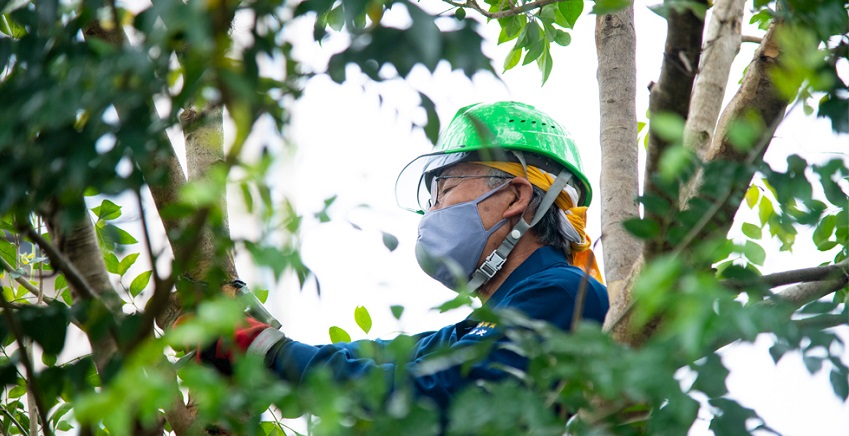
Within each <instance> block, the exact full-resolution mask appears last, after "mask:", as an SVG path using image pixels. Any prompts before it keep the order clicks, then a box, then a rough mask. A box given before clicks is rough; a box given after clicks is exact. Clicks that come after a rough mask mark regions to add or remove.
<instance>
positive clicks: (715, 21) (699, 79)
mask: <svg viewBox="0 0 849 436" xmlns="http://www.w3.org/2000/svg"><path fill="white" fill-rule="evenodd" d="M745 3H746V2H745V0H718V1H717V2H716V3H715V4H714V6H713V8H712V9H711V10H712V11H713V12H712V15H711V19H710V22H709V23H708V27H707V29H706V31H705V39H706V41H705V43H704V52H703V54H702V57H701V63H700V65H699V71H698V75H697V76H696V82H695V84H694V86H693V97H692V101H691V103H690V114H689V117H688V118H687V123H686V125H685V127H684V145H685V146H686V147H688V148H690V149H691V150H694V151H695V152H696V153H697V155H698V156H699V157H700V158H704V154H705V152H706V150H707V148H708V146H709V145H710V143H711V138H712V137H713V131H714V127H715V126H716V120H717V118H718V117H719V112H720V110H721V109H722V101H723V98H724V97H725V89H726V87H727V86H728V75H729V72H730V70H731V64H732V62H734V58H735V57H736V56H737V53H738V52H739V51H740V41H741V37H740V26H741V21H742V20H743V6H744V5H745Z"/></svg>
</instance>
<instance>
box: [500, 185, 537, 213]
mask: <svg viewBox="0 0 849 436" xmlns="http://www.w3.org/2000/svg"><path fill="white" fill-rule="evenodd" d="M510 189H511V190H512V191H513V192H514V193H515V196H514V197H513V200H512V201H511V202H510V205H509V207H507V210H505V211H504V214H503V215H502V218H513V217H515V216H517V215H521V214H522V213H524V212H525V211H526V210H528V206H529V205H530V204H531V198H533V193H534V187H533V185H531V182H529V181H528V179H526V178H524V177H514V178H512V179H511V180H510Z"/></svg>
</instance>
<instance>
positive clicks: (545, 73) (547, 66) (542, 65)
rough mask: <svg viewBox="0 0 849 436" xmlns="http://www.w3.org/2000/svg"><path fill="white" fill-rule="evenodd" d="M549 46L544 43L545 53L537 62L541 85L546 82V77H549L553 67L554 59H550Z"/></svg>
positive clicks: (546, 42)
mask: <svg viewBox="0 0 849 436" xmlns="http://www.w3.org/2000/svg"><path fill="white" fill-rule="evenodd" d="M550 47H551V46H550V45H549V43H548V41H545V51H544V52H543V54H542V56H541V57H540V58H539V59H538V60H537V65H539V70H540V71H541V72H542V84H543V85H545V82H546V81H548V77H549V76H550V75H551V68H552V66H553V65H554V59H552V58H551V52H550V51H549V50H550Z"/></svg>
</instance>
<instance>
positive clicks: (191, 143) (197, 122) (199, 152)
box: [180, 106, 236, 280]
mask: <svg viewBox="0 0 849 436" xmlns="http://www.w3.org/2000/svg"><path fill="white" fill-rule="evenodd" d="M180 124H181V125H182V126H183V134H184V136H185V138H186V163H187V165H186V166H187V167H188V169H189V171H188V173H189V180H190V181H198V180H203V179H204V178H206V177H207V175H208V174H209V171H210V169H212V168H213V167H214V166H216V165H219V166H220V165H222V164H224V114H223V109H222V107H221V106H213V107H207V108H204V109H202V110H200V111H197V110H194V109H186V110H184V111H183V113H182V114H181V115H180ZM219 198H220V200H219V202H218V204H217V206H218V208H219V209H220V211H221V230H222V231H223V232H224V235H219V237H221V236H223V237H225V238H229V237H230V227H229V222H228V219H227V196H226V195H221V196H220V197H219ZM189 248H190V249H194V250H197V253H198V257H197V263H196V264H195V266H194V267H193V268H192V269H191V270H190V271H186V273H187V274H188V275H189V276H190V277H191V278H192V279H195V280H203V279H204V278H205V277H206V273H207V272H209V270H210V268H212V267H213V265H214V264H215V263H216V262H217V257H216V250H215V235H213V234H212V231H211V229H210V226H208V225H207V226H204V228H203V229H202V230H201V237H200V241H199V244H198V246H197V247H189ZM218 266H219V267H221V268H222V269H224V272H225V274H226V275H227V276H228V277H230V278H236V267H235V264H234V262H233V258H232V256H231V254H230V253H226V258H225V260H224V262H223V264H221V265H218Z"/></svg>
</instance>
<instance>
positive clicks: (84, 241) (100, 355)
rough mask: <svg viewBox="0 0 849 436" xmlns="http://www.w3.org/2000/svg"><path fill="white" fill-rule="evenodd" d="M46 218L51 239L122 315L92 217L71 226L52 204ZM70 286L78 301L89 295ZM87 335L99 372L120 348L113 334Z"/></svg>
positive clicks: (90, 286)
mask: <svg viewBox="0 0 849 436" xmlns="http://www.w3.org/2000/svg"><path fill="white" fill-rule="evenodd" d="M42 215H43V217H44V220H45V222H46V223H47V228H48V229H49V231H50V236H51V240H52V241H53V243H54V244H55V246H56V247H57V248H58V250H59V251H60V252H61V253H62V254H64V255H65V257H66V258H67V259H69V260H70V261H71V262H72V264H73V266H74V267H75V268H76V270H77V271H79V272H80V274H81V275H82V276H83V278H84V279H85V283H86V284H88V286H89V288H90V290H91V292H93V293H94V294H95V295H96V296H98V297H99V298H100V300H102V301H103V304H104V305H105V306H106V307H107V308H108V309H109V310H110V312H112V314H113V315H115V314H121V313H122V312H121V299H120V297H118V295H117V294H116V293H115V289H114V288H113V287H112V282H111V281H110V280H109V274H108V273H107V272H106V264H105V263H104V262H103V255H102V253H101V252H100V246H99V245H98V244H97V237H96V236H95V234H94V226H93V225H92V224H91V220H90V219H89V217H88V216H84V217H83V218H82V219H80V220H78V221H77V222H75V223H72V224H70V225H69V224H68V223H67V222H66V221H65V219H63V218H62V217H61V214H60V211H59V210H58V208H57V205H56V204H50V205H48V206H47V207H46V208H45V210H44V211H43V213H42ZM51 262H54V259H51ZM69 287H70V289H71V292H72V293H73V296H74V300H75V301H82V300H83V299H85V298H86V296H87V292H86V291H83V290H81V289H79V287H77V286H74V285H73V284H72V283H71V282H70V281H69ZM86 336H87V337H88V339H89V343H90V344H91V355H92V358H93V359H94V364H95V367H96V368H97V370H98V372H101V371H103V369H104V368H105V367H106V364H107V363H108V362H109V360H110V359H111V358H112V356H113V355H114V354H115V352H116V351H117V350H118V345H117V343H116V342H115V340H114V339H113V338H112V336H110V335H103V336H102V337H92V335H91V334H87V335H86Z"/></svg>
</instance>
